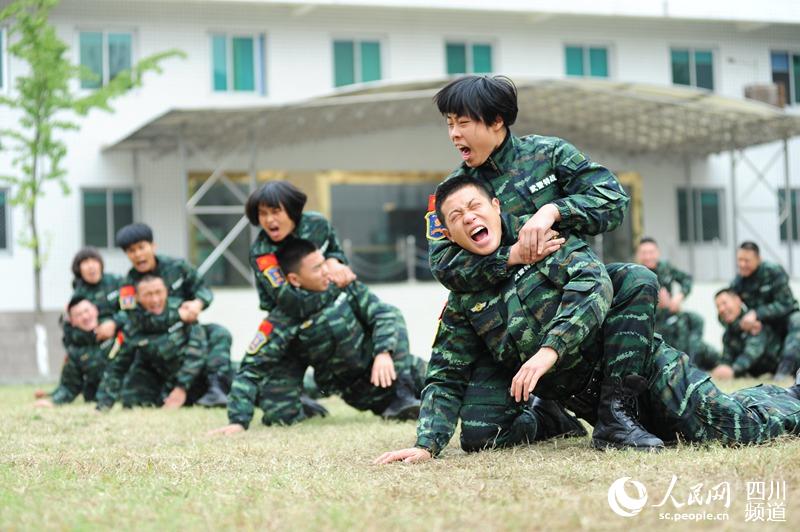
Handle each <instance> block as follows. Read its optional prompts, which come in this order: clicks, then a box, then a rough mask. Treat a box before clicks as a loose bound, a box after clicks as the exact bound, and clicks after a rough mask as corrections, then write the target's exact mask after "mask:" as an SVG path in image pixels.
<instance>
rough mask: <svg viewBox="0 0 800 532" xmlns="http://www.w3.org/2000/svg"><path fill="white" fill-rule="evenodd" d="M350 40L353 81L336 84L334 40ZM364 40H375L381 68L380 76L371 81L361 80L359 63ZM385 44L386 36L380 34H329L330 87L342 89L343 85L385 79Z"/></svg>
mask: <svg viewBox="0 0 800 532" xmlns="http://www.w3.org/2000/svg"><path fill="white" fill-rule="evenodd" d="M337 41H342V42H345V41H347V42H352V43H353V83H348V84H345V85H336V46H335V44H336V42H337ZM364 42H377V43H378V48H379V53H378V57H379V58H380V62H381V63H380V68H381V77H380V78H379V79H375V80H372V81H363V79H364V73H363V69H362V65H361V43H364ZM386 49H387V45H386V38H385V37H384V36H382V35H367V34H357V35H353V34H352V33H351V34H348V35H341V34H332V35H331V36H330V51H331V52H330V53H331V55H330V58H331V87H333V88H334V90H336V89H343V88H345V87H352V86H354V85H359V84H363V83H380V82H381V81H386V79H387V77H386V75H385V74H386V73H387V71H388V69H387V66H386V65H387V63H386V59H387V52H386Z"/></svg>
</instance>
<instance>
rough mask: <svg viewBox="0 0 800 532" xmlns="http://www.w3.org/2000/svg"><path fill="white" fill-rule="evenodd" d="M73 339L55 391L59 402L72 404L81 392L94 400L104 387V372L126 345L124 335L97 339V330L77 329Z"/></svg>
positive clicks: (88, 398) (55, 399)
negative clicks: (101, 387)
mask: <svg viewBox="0 0 800 532" xmlns="http://www.w3.org/2000/svg"><path fill="white" fill-rule="evenodd" d="M74 330H75V332H74V334H73V341H72V343H70V345H69V346H68V347H67V356H66V357H65V358H64V367H63V368H62V369H61V378H60V379H59V382H58V388H56V390H55V391H54V392H53V394H52V399H53V402H54V403H55V404H65V403H71V402H72V401H74V400H75V398H76V397H77V396H78V395H79V394H83V397H84V399H86V400H87V401H91V400H94V393H95V392H96V390H97V389H98V388H99V387H100V381H101V379H102V377H103V371H104V370H105V367H106V362H107V361H108V360H109V358H113V357H114V356H115V355H116V354H117V352H118V351H119V350H120V348H121V347H122V345H123V335H122V334H118V335H117V336H116V337H115V338H109V339H108V340H105V341H104V342H99V343H98V342H97V341H96V340H95V337H94V332H91V331H90V332H86V331H81V330H80V329H77V328H76V329H74Z"/></svg>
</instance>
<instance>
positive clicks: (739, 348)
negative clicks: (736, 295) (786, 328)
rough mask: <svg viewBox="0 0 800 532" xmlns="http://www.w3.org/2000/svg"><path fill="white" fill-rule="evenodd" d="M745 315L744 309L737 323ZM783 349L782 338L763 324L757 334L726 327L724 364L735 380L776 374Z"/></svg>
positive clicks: (723, 349)
mask: <svg viewBox="0 0 800 532" xmlns="http://www.w3.org/2000/svg"><path fill="white" fill-rule="evenodd" d="M746 312H747V308H746V307H745V308H743V309H742V313H741V314H740V315H739V317H738V318H737V321H736V323H738V321H739V319H741V318H742V316H744V315H745V313H746ZM782 347H783V342H782V340H781V337H780V336H779V335H778V333H776V332H775V329H773V328H772V327H771V326H769V325H766V324H764V325H763V326H762V327H761V332H760V333H758V334H756V335H753V334H750V333H748V332H744V331H742V330H741V329H740V328H739V327H738V326H735V325H730V326H728V325H725V332H724V334H723V335H722V363H723V364H727V365H729V366H731V367H732V368H733V372H734V375H735V376H736V377H743V376H745V375H748V374H749V375H752V376H754V377H756V376H758V375H761V374H762V373H773V372H774V371H775V368H776V367H777V366H778V362H779V361H780V358H781V350H782Z"/></svg>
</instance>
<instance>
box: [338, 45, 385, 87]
mask: <svg viewBox="0 0 800 532" xmlns="http://www.w3.org/2000/svg"><path fill="white" fill-rule="evenodd" d="M379 79H381V43H379V42H378V41H339V40H337V41H333V85H334V87H343V86H345V85H352V84H353V83H363V82H367V81H377V80H379Z"/></svg>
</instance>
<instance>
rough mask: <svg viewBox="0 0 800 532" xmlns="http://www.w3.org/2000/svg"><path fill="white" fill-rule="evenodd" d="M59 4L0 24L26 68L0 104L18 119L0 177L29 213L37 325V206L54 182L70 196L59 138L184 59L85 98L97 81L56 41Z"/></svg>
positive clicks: (3, 137) (26, 1)
mask: <svg viewBox="0 0 800 532" xmlns="http://www.w3.org/2000/svg"><path fill="white" fill-rule="evenodd" d="M58 2H59V0H15V1H14V2H13V3H11V4H9V5H8V6H7V7H6V8H4V9H3V10H2V11H0V25H6V26H7V31H8V39H7V42H8V53H9V55H10V56H12V57H15V58H17V59H19V60H21V61H22V62H24V63H25V64H26V65H27V72H26V73H25V74H24V75H21V76H18V77H16V80H15V85H14V87H13V88H12V89H11V90H10V91H9V92H8V94H7V95H5V96H3V95H0V105H3V106H6V107H9V108H11V109H12V110H13V111H15V115H16V116H18V117H19V119H18V121H17V123H16V124H15V125H14V126H12V127H0V142H2V144H0V150H7V151H10V152H11V153H12V168H13V169H14V170H12V172H16V174H15V175H0V183H7V184H8V185H10V188H11V190H10V194H9V200H10V201H9V203H10V204H11V205H13V206H20V207H22V208H23V209H24V211H25V218H26V228H25V231H24V234H23V235H21V236H20V238H19V243H20V244H21V245H22V246H24V247H26V248H29V249H30V250H31V251H32V252H33V275H34V308H35V316H36V318H35V319H36V324H37V325H41V323H42V290H41V288H42V282H41V273H42V267H43V266H44V262H45V257H46V253H45V250H44V249H43V244H42V238H41V232H40V229H39V227H38V226H37V222H36V207H37V202H38V200H39V199H40V198H41V197H42V196H43V195H44V191H45V186H46V185H47V183H49V182H55V183H57V184H58V185H60V187H61V190H62V193H63V194H69V191H70V189H69V185H68V183H67V181H66V171H65V169H64V168H63V167H62V160H63V158H64V156H65V155H66V152H67V147H66V145H65V143H64V142H63V141H62V140H60V139H59V134H60V133H64V132H66V131H70V130H73V131H74V130H78V129H80V125H79V123H78V122H77V121H76V119H78V118H79V117H82V116H86V115H87V114H88V113H89V112H90V111H91V110H93V109H102V110H105V111H108V112H112V111H113V110H112V109H111V107H110V105H109V102H110V100H111V99H113V98H115V97H117V96H120V95H122V94H124V93H125V92H127V91H128V90H130V89H131V88H133V87H138V86H140V85H141V84H142V80H143V76H144V74H145V73H146V72H150V71H155V72H159V73H160V72H161V68H160V65H161V63H162V61H163V60H165V59H167V58H169V57H173V56H180V57H185V54H184V53H183V52H181V51H179V50H168V51H164V52H161V53H157V54H154V55H151V56H149V57H146V58H144V59H142V60H141V61H139V62H138V63H137V64H136V65H134V66H133V67H132V68H131V69H130V70H127V71H123V72H120V73H118V74H117V75H116V76H115V77H114V78H113V79H111V80H109V81H108V83H106V84H105V85H103V86H102V87H100V88H98V89H96V90H94V91H92V92H91V93H87V92H85V91H79V90H76V89H77V87H78V86H79V82H80V80H86V79H96V75H95V74H94V73H92V72H91V71H90V70H89V69H86V68H83V67H80V66H77V65H74V64H72V63H71V62H70V60H69V57H68V50H69V48H68V47H67V45H66V44H65V43H64V42H63V41H62V40H61V39H59V38H58V36H57V35H56V31H55V28H54V27H53V26H52V25H51V24H50V21H49V15H50V12H51V11H52V10H53V8H54V7H55V6H56V5H57V4H58Z"/></svg>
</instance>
